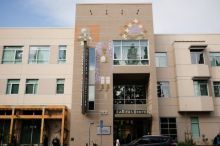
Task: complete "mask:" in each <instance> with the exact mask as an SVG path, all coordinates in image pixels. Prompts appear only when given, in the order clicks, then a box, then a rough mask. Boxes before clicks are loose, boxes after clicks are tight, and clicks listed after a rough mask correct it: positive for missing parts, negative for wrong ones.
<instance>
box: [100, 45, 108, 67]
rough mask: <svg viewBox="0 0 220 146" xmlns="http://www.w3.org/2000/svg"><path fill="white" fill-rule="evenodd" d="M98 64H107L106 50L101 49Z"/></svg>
mask: <svg viewBox="0 0 220 146" xmlns="http://www.w3.org/2000/svg"><path fill="white" fill-rule="evenodd" d="M100 62H101V63H106V62H107V58H106V48H103V49H102V56H101V57H100Z"/></svg>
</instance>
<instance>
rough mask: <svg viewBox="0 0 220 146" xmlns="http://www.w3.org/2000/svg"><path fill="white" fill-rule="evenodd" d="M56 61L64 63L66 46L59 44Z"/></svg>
mask: <svg viewBox="0 0 220 146" xmlns="http://www.w3.org/2000/svg"><path fill="white" fill-rule="evenodd" d="M58 63H66V46H59V56H58Z"/></svg>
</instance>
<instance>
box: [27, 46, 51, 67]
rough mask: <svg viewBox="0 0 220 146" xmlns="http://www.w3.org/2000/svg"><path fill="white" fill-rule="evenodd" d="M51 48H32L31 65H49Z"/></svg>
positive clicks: (30, 53)
mask: <svg viewBox="0 0 220 146" xmlns="http://www.w3.org/2000/svg"><path fill="white" fill-rule="evenodd" d="M49 52H50V48H49V46H32V47H30V52H29V64H46V63H49Z"/></svg>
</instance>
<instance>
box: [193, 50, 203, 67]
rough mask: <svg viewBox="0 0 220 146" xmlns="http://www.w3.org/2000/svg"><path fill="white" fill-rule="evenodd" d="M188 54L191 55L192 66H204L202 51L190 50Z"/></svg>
mask: <svg viewBox="0 0 220 146" xmlns="http://www.w3.org/2000/svg"><path fill="white" fill-rule="evenodd" d="M190 54H191V61H192V64H204V56H203V50H201V49H191V50H190Z"/></svg>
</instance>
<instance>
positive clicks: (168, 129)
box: [160, 117, 178, 139]
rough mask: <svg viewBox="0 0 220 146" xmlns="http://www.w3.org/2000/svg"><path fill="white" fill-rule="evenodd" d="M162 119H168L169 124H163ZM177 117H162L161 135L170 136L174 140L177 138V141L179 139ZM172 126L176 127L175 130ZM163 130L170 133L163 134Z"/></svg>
mask: <svg viewBox="0 0 220 146" xmlns="http://www.w3.org/2000/svg"><path fill="white" fill-rule="evenodd" d="M162 119H166V121H167V122H162ZM174 119H175V122H172V120H174ZM176 119H177V118H176V117H160V134H161V135H165V136H170V137H172V138H175V139H177V137H178V134H177V133H178V132H177V129H178V128H177V126H178V125H177V121H176ZM162 125H166V126H165V127H166V128H165V127H163V126H162ZM171 125H175V126H174V127H175V128H173V127H172V126H171ZM162 130H166V131H167V132H168V133H166V134H165V133H163V132H162ZM172 130H173V131H176V133H175V134H173V133H172V132H171V131H172Z"/></svg>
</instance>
